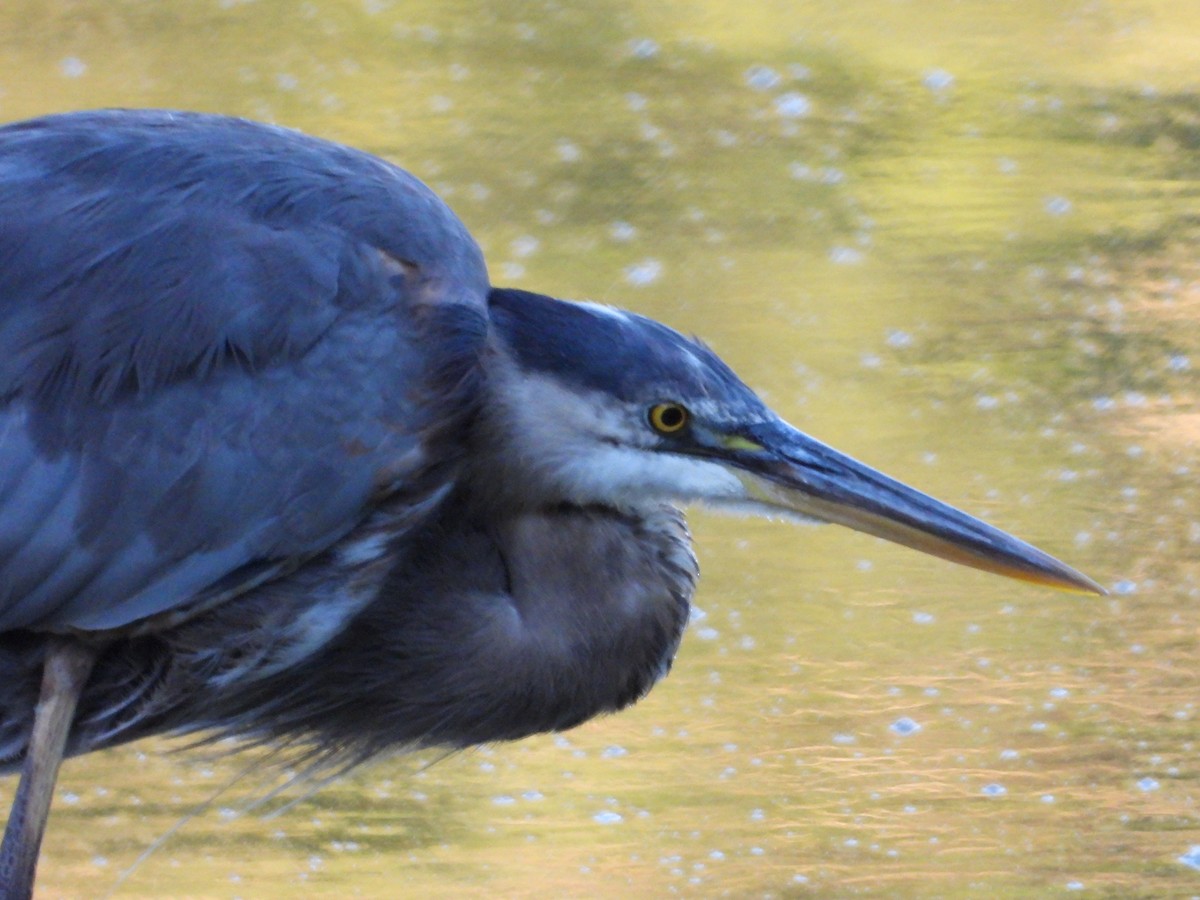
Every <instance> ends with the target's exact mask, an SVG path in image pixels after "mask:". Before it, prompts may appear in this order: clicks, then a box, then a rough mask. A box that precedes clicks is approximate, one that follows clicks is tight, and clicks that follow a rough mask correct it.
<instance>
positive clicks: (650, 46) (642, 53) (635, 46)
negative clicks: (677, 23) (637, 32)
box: [628, 38, 659, 59]
mask: <svg viewBox="0 0 1200 900" xmlns="http://www.w3.org/2000/svg"><path fill="white" fill-rule="evenodd" d="M628 47H629V55H630V56H632V57H634V58H635V59H653V58H654V57H656V56H658V50H659V47H658V41H655V40H652V39H651V38H635V39H634V40H632V41H630V42H629V44H628Z"/></svg>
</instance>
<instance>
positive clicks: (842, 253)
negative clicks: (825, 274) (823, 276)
mask: <svg viewBox="0 0 1200 900" xmlns="http://www.w3.org/2000/svg"><path fill="white" fill-rule="evenodd" d="M862 260H863V253H862V251H861V250H858V249H856V248H854V247H833V248H831V249H830V251H829V261H830V262H832V263H834V264H836V265H839V266H854V265H858V263H860V262H862Z"/></svg>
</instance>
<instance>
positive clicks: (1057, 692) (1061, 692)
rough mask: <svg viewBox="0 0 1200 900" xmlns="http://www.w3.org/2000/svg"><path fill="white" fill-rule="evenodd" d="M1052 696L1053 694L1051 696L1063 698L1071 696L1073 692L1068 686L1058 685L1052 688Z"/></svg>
mask: <svg viewBox="0 0 1200 900" xmlns="http://www.w3.org/2000/svg"><path fill="white" fill-rule="evenodd" d="M1050 696H1051V697H1054V698H1056V699H1058V700H1061V699H1063V698H1064V697H1070V696H1071V692H1070V691H1069V690H1067V689H1066V688H1063V687H1056V688H1051V689H1050Z"/></svg>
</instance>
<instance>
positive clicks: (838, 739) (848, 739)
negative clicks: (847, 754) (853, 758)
mask: <svg viewBox="0 0 1200 900" xmlns="http://www.w3.org/2000/svg"><path fill="white" fill-rule="evenodd" d="M832 740H833V742H834V743H835V744H841V745H843V746H845V745H847V744H855V743H858V738H856V737H855V736H854V735H852V734H846V733H845V732H838V733H837V734H835V735H834V736H833V738H832Z"/></svg>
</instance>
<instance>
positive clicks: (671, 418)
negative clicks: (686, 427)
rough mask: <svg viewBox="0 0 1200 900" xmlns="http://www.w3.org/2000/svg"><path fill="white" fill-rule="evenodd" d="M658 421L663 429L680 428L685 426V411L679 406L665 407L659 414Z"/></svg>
mask: <svg viewBox="0 0 1200 900" xmlns="http://www.w3.org/2000/svg"><path fill="white" fill-rule="evenodd" d="M658 421H659V424H660V425H662V427H663V428H672V429H673V428H678V427H679V426H680V425H682V424H683V410H682V409H680V408H679V407H678V406H665V407H663V408H662V409H661V410H659V412H658Z"/></svg>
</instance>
